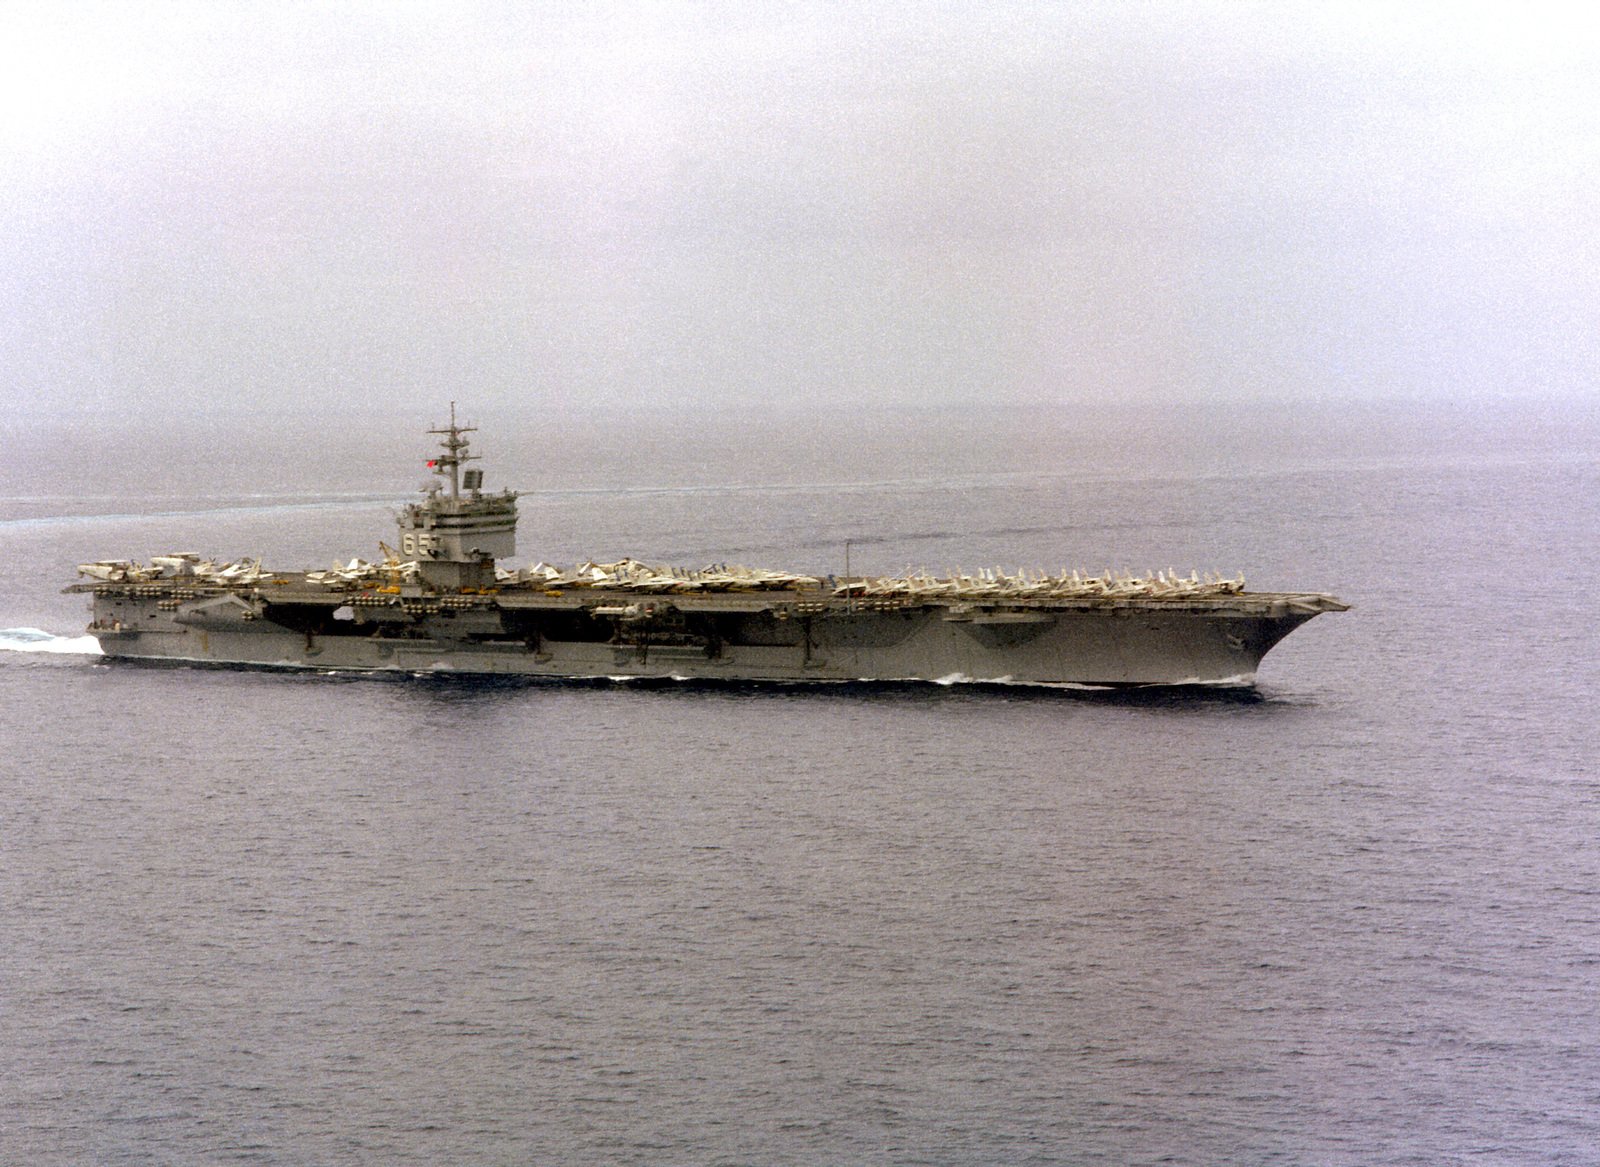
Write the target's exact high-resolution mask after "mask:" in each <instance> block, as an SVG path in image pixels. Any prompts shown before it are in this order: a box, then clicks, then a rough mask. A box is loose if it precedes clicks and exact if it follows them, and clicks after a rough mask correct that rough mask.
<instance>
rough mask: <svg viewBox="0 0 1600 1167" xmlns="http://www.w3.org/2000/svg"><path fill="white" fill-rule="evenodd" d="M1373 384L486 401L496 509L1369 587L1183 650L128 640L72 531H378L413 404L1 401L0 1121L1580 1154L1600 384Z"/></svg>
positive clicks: (537, 520)
mask: <svg viewBox="0 0 1600 1167" xmlns="http://www.w3.org/2000/svg"><path fill="white" fill-rule="evenodd" d="M428 420H430V419H418V424H416V425H415V426H414V427H412V428H415V429H416V430H421V429H423V428H425V425H426V423H427V421H428ZM1546 420H1548V419H1546ZM1379 421H1381V423H1382V424H1374V423H1373V419H1372V418H1370V417H1337V416H1335V417H1332V418H1324V419H1320V420H1319V422H1318V425H1317V426H1316V427H1310V426H1309V425H1308V423H1306V422H1305V420H1304V419H1303V418H1302V419H1298V420H1296V419H1294V418H1289V417H1285V418H1271V417H1269V418H1265V419H1263V418H1253V419H1243V420H1241V419H1239V418H1228V417H1220V418H1210V419H1208V420H1207V421H1206V423H1205V426H1200V427H1198V428H1196V427H1189V426H1187V425H1185V426H1179V427H1177V428H1175V429H1173V430H1165V429H1163V428H1162V424H1163V423H1161V422H1159V421H1156V420H1151V421H1149V422H1148V424H1147V425H1145V426H1144V427H1143V428H1140V427H1139V426H1132V427H1128V426H1119V427H1114V429H1115V432H1114V433H1113V432H1112V430H1111V429H1108V430H1106V431H1105V432H1104V433H1102V434H1101V435H1100V436H1099V438H1098V439H1097V440H1098V442H1099V444H1096V439H1094V438H1093V435H1091V436H1090V437H1087V438H1086V437H1084V436H1083V433H1082V427H1081V426H1080V425H1078V424H1076V423H1075V422H1074V420H1073V419H1071V418H1064V419H1055V420H1053V421H1050V422H1049V423H1041V422H1040V420H1039V419H1037V418H1034V419H1017V420H1014V421H1005V420H996V419H993V418H967V419H962V418H954V419H951V418H932V419H929V418H924V419H920V420H918V421H917V422H916V424H913V423H912V422H909V421H902V422H899V423H896V422H893V421H889V420H883V419H879V420H878V421H875V422H874V423H873V424H871V425H862V426H860V427H852V426H849V425H843V424H839V423H838V422H837V419H836V420H835V423H833V424H834V428H833V429H827V428H826V427H823V428H822V429H820V430H819V428H818V423H815V422H814V421H806V420H802V419H791V420H790V421H788V422H784V423H778V422H770V423H768V424H765V425H763V426H760V427H749V426H746V427H743V428H740V427H738V426H722V427H721V428H719V424H718V423H713V422H711V421H709V420H702V421H701V422H698V423H695V422H693V421H692V419H691V420H690V421H684V420H683V419H678V420H670V419H669V420H668V421H663V422H662V423H661V424H660V425H659V426H658V427H656V429H655V430H653V431H651V432H649V433H644V434H642V435H641V429H640V427H638V426H637V425H635V426H633V427H632V428H631V429H627V430H626V431H624V430H623V429H622V428H607V424H605V423H600V422H596V423H594V425H593V426H592V427H591V428H589V429H586V430H584V431H582V432H581V433H579V434H578V435H577V436H576V437H571V438H569V440H568V441H566V442H564V443H563V444H562V445H561V447H560V448H559V449H554V448H548V447H547V442H548V437H549V435H548V433H547V432H544V431H539V432H535V431H533V430H531V429H529V430H522V429H518V428H516V427H515V426H508V427H506V428H505V429H504V430H503V431H502V432H495V431H493V430H491V429H490V428H489V427H488V426H487V425H486V427H485V431H484V433H483V434H482V439H481V449H482V452H483V453H484V454H485V455H486V462H485V465H486V466H487V467H488V468H489V473H490V484H491V485H495V486H498V485H500V484H507V485H513V486H521V487H526V488H527V489H528V491H529V493H528V494H527V495H526V496H525V497H524V500H523V505H522V513H523V520H522V527H521V535H520V545H521V550H522V553H523V554H522V555H521V556H520V557H519V558H520V559H521V560H522V561H525V562H532V561H534V560H536V559H547V560H550V561H553V562H567V563H570V562H574V561H577V560H580V559H582V558H586V557H590V556H592V557H594V558H596V559H608V558H618V557H620V556H622V555H625V554H632V555H635V556H637V557H638V558H641V559H645V560H646V561H658V562H668V563H679V564H689V565H698V564H699V563H702V562H711V561H719V562H720V561H736V562H745V563H750V564H752V565H760V566H775V567H797V568H804V569H807V570H838V568H839V566H840V564H839V562H838V561H839V559H840V558H841V557H842V548H843V543H844V541H845V540H846V539H850V540H852V555H853V556H854V557H855V567H856V568H857V569H858V570H867V571H883V572H898V571H901V570H904V569H905V568H907V567H920V566H926V567H928V568H930V569H931V570H935V571H937V570H942V569H944V568H946V567H956V566H962V567H966V568H968V569H972V568H976V567H979V566H994V565H999V566H1004V567H1007V568H1012V567H1016V566H1026V567H1035V566H1038V567H1045V568H1050V569H1055V568H1059V567H1061V566H1067V567H1074V566H1081V567H1084V568H1086V569H1093V570H1098V569H1101V568H1104V567H1108V566H1109V567H1117V568H1121V567H1128V568H1132V569H1135V570H1145V569H1149V568H1162V569H1164V568H1167V567H1177V568H1179V569H1180V570H1183V571H1187V570H1188V569H1189V568H1191V567H1193V568H1197V569H1200V570H1202V571H1204V570H1208V569H1215V570H1220V571H1225V572H1230V573H1231V572H1235V571H1243V572H1244V573H1245V574H1246V576H1247V578H1248V579H1249V581H1250V583H1251V585H1252V586H1255V587H1262V588H1293V589H1301V590H1325V591H1330V592H1334V593H1336V594H1339V595H1340V596H1341V597H1342V598H1344V599H1345V600H1347V601H1350V602H1351V603H1353V604H1354V605H1355V607H1354V608H1353V609H1352V611H1350V612H1348V613H1343V614H1336V615H1329V616H1323V617H1319V618H1318V619H1317V620H1315V621H1313V622H1312V623H1311V624H1309V625H1307V626H1306V627H1305V628H1303V629H1301V630H1300V631H1298V632H1296V633H1295V634H1294V635H1293V636H1291V637H1290V638H1289V639H1288V640H1287V641H1285V642H1284V643H1283V644H1282V645H1281V646H1279V648H1277V649H1276V650H1274V652H1273V653H1272V654H1271V655H1270V656H1268V657H1267V659H1266V662H1265V664H1264V667H1263V670H1262V673H1261V677H1260V684H1259V687H1258V688H1257V689H1256V690H1254V691H1250V692H1243V693H1240V692H1216V693H1192V692H1185V693H1177V694H1168V695H1151V694H1121V695H1119V694H1062V693H1055V692H1040V691H1030V690H1021V689H1015V690H1004V689H978V688H964V687H961V686H953V687H939V686H931V685H930V686H903V687H874V686H870V685H860V686H836V687H818V688H807V687H770V688H767V687H759V686H746V687H729V686H704V685H693V684H653V685H621V684H618V685H611V684H551V683H494V684H488V683H474V682H470V681H464V680H449V679H440V678H400V679H381V680H380V679H367V678H359V677H349V676H338V675H321V674H280V673H269V672H247V671H231V670H212V669H189V668H153V667H141V666H129V665H119V666H110V665H107V664H104V663H102V662H100V661H99V660H98V659H97V658H96V657H95V656H93V655H92V654H90V653H88V652H86V651H85V649H86V648H88V647H89V645H88V644H87V643H86V642H85V641H83V640H82V639H81V634H82V628H83V624H84V623H85V621H86V613H85V609H84V602H83V598H82V597H76V596H63V595H60V594H59V589H60V587H61V586H63V585H65V584H66V583H68V582H71V578H72V566H73V565H74V564H75V563H77V562H80V561H84V560H88V559H100V558H111V557H131V558H148V556H149V555H151V554H159V553H162V552H165V551H169V550H195V551H200V552H203V553H206V554H215V555H218V556H226V557H235V556H239V555H245V554H258V553H259V554H263V555H265V556H266V557H267V559H268V561H269V564H274V565H277V566H282V567H286V568H287V567H305V566H323V565H326V563H327V562H329V561H332V560H334V559H348V558H349V557H350V556H351V555H357V554H360V555H365V556H367V557H369V558H371V557H373V555H374V553H375V548H376V541H377V540H378V539H379V538H386V537H388V532H389V531H390V530H391V529H392V518H391V515H390V513H389V512H390V507H391V505H392V504H393V503H396V502H399V501H401V500H402V499H403V497H404V496H405V495H406V493H407V492H408V491H410V490H411V489H412V488H413V487H414V486H415V485H416V482H417V479H418V478H419V477H420V475H419V474H417V473H415V472H414V470H413V469H412V468H413V467H414V466H420V460H421V459H422V458H424V457H426V456H428V454H427V450H426V446H425V445H424V444H423V443H422V442H421V440H420V437H419V438H418V439H417V440H412V439H411V438H410V436H409V435H408V434H407V433H405V432H404V428H405V427H401V428H400V429H398V430H396V431H395V432H394V433H390V432H389V431H387V430H386V431H384V433H383V434H382V436H381V439H382V440H381V441H375V442H369V441H366V440H364V435H363V434H362V433H361V432H359V431H356V430H350V431H346V432H342V433H341V435H340V436H338V437H336V438H334V439H330V441H331V442H332V443H333V444H331V445H330V444H328V443H326V442H324V443H323V444H322V445H319V446H317V447H316V449H315V450H313V451H310V453H309V454H308V451H307V447H306V445H305V443H303V442H300V441H298V440H297V439H295V438H294V437H293V435H292V434H286V432H285V429H287V428H288V427H285V429H280V430H279V431H278V432H275V433H262V434H257V435H254V436H252V438H251V439H250V441H251V445H250V447H249V449H247V450H246V449H242V448H240V449H235V450H233V451H232V452H231V454H230V456H229V457H228V458H226V459H219V458H214V457H213V458H206V457H192V458H188V459H184V458H180V457H176V456H174V457H171V458H168V459H167V460H166V461H165V462H164V463H163V462H160V461H157V460H153V459H152V460H145V461H144V462H142V463H138V464H136V463H135V462H134V461H133V460H130V459H128V458H125V457H121V456H119V454H118V450H119V449H120V447H118V446H117V442H118V441H122V440H125V439H126V435H107V434H100V435H89V436H83V435H79V436H78V437H77V438H75V439H73V440H74V441H76V442H78V443H79V444H80V446H81V448H79V447H71V448H70V449H69V448H68V446H67V445H63V444H62V443H61V442H58V441H48V440H45V439H46V437H47V436H48V435H46V436H37V437H36V440H34V441H33V442H32V444H29V442H28V441H27V440H24V441H23V443H22V452H21V454H20V456H19V457H20V461H18V460H17V458H14V459H13V465H12V466H11V467H10V469H9V470H8V472H7V473H8V477H6V478H5V479H3V480H0V485H3V487H4V492H3V494H0V628H4V629H9V631H5V632H0V648H3V649H4V650H5V651H0V711H3V712H0V936H3V939H4V943H3V945H0V1099H3V1105H0V1147H3V1148H4V1151H3V1155H0V1158H4V1159H5V1160H6V1161H9V1162H18V1163H23V1162H26V1163H50V1164H53V1163H60V1164H69V1163H71V1164H78V1163H97V1164H213V1163H244V1164H276V1163H286V1164H287V1163H294V1164H300V1163H317V1164H368V1163H372V1164H435V1163H484V1164H534V1163H568V1162H570V1163H580V1162H581V1163H596V1162H598V1163H618V1164H660V1163H680V1164H704V1163H716V1164H818V1163H873V1164H880V1163H881V1164H1047V1163H1048V1164H1059V1163H1067V1164H1143V1163H1175V1164H1213V1163H1263V1164H1268V1163H1272V1164H1352V1165H1353V1164H1419V1165H1420V1164H1450V1163H1496V1164H1499V1163H1528V1164H1535V1163H1538V1164H1545V1163H1572V1164H1577V1163H1586V1162H1592V1161H1593V1156H1594V1147H1595V1146H1597V1145H1600V1084H1597V1083H1600V762H1597V759H1600V729H1597V726H1596V722H1597V718H1596V716H1595V708H1596V706H1595V697H1594V694H1595V693H1596V691H1597V690H1600V664H1597V662H1600V633H1597V632H1596V627H1597V622H1596V619H1595V614H1596V611H1597V609H1596V606H1595V595H1594V578H1595V569H1596V566H1597V560H1596V557H1595V552H1594V542H1595V536H1596V533H1597V532H1600V446H1597V444H1596V443H1595V441H1594V437H1593V435H1594V425H1593V418H1592V416H1590V417H1582V416H1577V417H1573V418H1568V419H1560V418H1558V419H1557V421H1558V422H1560V423H1561V424H1555V425H1549V424H1543V423H1541V422H1540V421H1539V419H1536V418H1529V417H1525V416H1522V415H1520V414H1518V413H1517V412H1516V411H1509V412H1507V413H1503V414H1498V415H1496V416H1493V417H1485V416H1475V415H1471V414H1463V415H1451V416H1449V417H1441V416H1440V415H1437V414H1432V413H1418V414H1415V415H1412V414H1407V413H1405V412H1404V411H1396V412H1394V413H1392V414H1386V415H1385V416H1384V417H1383V418H1381V419H1379ZM1567 422H1571V423H1572V424H1566V423H1567ZM1323 423H1326V424H1323ZM897 426H899V427H900V428H897ZM1008 427H1009V428H1008ZM1206 427H1209V428H1206ZM1252 427H1254V428H1252ZM1297 427H1299V428H1297ZM1130 435H1131V436H1130ZM179 437H180V438H181V437H182V435H180V436H179ZM188 440H190V441H191V442H192V444H193V448H194V450H197V451H204V450H205V449H207V448H212V444H213V443H212V436H211V435H206V434H203V433H200V434H195V435H189V439H188ZM230 441H234V442H237V441H238V439H237V435H233V436H231V437H230ZM339 442H343V443H345V445H343V446H340V445H338V444H337V443H339ZM641 442H642V443H644V446H643V447H642V448H643V449H644V451H645V452H646V453H648V455H649V456H648V457H642V456H639V451H640V450H641V445H640V443H641ZM374 444H375V445H376V447H377V448H372V446H373V445H374ZM69 445H70V444H69ZM97 448H100V450H101V454H100V456H99V457H98V458H94V457H91V456H90V455H92V454H94V452H95V450H96V449H97ZM182 449H183V447H182V446H181V443H180V445H179V446H178V447H177V450H178V452H180V453H181V451H182ZM64 450H66V451H67V452H69V453H71V454H72V458H71V461H70V466H68V465H66V464H65V463H63V462H62V461H59V459H62V458H63V457H64V456H65V455H64V453H63V451H64ZM169 453H172V451H171V450H169ZM80 455H82V456H81V457H80ZM412 458H415V459H416V460H417V461H416V462H412V461H411V459H412ZM53 459H57V460H54V461H53ZM396 462H398V463H400V466H399V468H398V469H397V467H396V465H395V463H396ZM30 630H31V631H30Z"/></svg>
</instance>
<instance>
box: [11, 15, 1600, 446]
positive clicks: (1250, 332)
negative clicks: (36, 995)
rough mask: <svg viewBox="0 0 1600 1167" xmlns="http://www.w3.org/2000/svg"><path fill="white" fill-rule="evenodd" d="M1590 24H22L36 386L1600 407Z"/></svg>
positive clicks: (546, 398) (206, 403) (78, 410)
mask: <svg viewBox="0 0 1600 1167" xmlns="http://www.w3.org/2000/svg"><path fill="white" fill-rule="evenodd" d="M1590 11H1591V9H1590V8H1589V7H1588V6H1584V7H1579V6H1576V5H1574V6H1572V7H1570V8H1569V7H1567V6H1565V5H1563V6H1546V5H1540V4H1537V3H1535V4H1529V3H1517V4H1474V3H1469V2H1451V3H1429V4H1409V5H1408V4H1403V3H1399V4H1397V3H1394V2H1393V0H1390V2H1387V3H1380V4H1358V3H1339V2H1338V0H1320V2H1317V3H1304V4H1301V3H1243V2H1228V0H1214V2H1204V0H1197V2H1193V3H1175V2H1174V3H1162V2H1154V3H1140V2H1134V0H1127V2H1108V3H1059V4H1049V3H1029V4H997V3H993V2H989V0H986V2H984V3H966V4H956V3H863V2H861V0H855V2H851V3H839V4H807V3H798V4H793V3H760V2H750V0H745V2H739V3H720V4H719V3H662V4H643V3H641V4H604V3H597V4H574V3H551V4H532V3H507V4H464V3H442V4H432V5H422V4H407V3H393V2H384V3H372V4H337V3H334V4H320V3H319V4H307V3H292V2H273V3H248V2H241V3H222V2H220V0H219V2H215V3H203V4H187V3H154V2H150V3H124V4H88V3H61V2H57V0H50V2H40V3H25V2H23V3H18V2H0V243H3V255H4V258H5V262H4V264H3V266H0V392H3V394H4V396H5V398H6V406H7V409H8V410H11V409H15V408H21V409H24V410H28V411H31V412H33V413H34V414H36V415H39V414H43V415H46V416H48V415H60V416H74V415H81V416H85V417H89V418H99V419H106V418H108V417H114V416H126V415H127V414H128V413H130V412H133V413H138V414H140V415H141V416H145V417H152V416H156V417H159V416H164V415H167V414H171V413H174V412H177V411H180V410H195V411H199V412H202V413H205V414H209V415H213V416H218V415H228V414H231V413H232V412H234V411H235V410H248V411H256V410H263V409H266V410H276V409H279V408H282V407H283V406H285V405H289V406H295V407H302V406H304V407H311V406H317V405H322V406H332V407H348V406H351V405H354V404H355V403H359V402H372V401H374V400H381V401H384V402H386V403H388V405H389V407H390V408H393V409H395V410H397V411H404V412H408V413H411V412H416V411H421V412H422V413H426V414H429V415H430V416H431V415H433V414H436V413H437V412H438V408H437V407H438V405H439V403H440V402H441V401H443V400H445V399H447V398H448V397H459V398H461V399H462V400H463V401H470V402H472V403H473V404H474V406H475V408H476V410H477V412H483V411H484V408H485V407H488V408H490V409H515V408H523V407H525V408H528V409H530V410H532V409H549V408H559V409H583V408H587V407H590V406H599V405H618V404H624V403H630V402H643V403H651V404H661V405H669V406H670V405H681V404H690V403H696V402H711V403H715V404H718V405H723V404H731V403H741V402H748V403H755V404H761V405H765V404H770V405H779V404H784V405H788V404H794V403H797V402H808V403H816V404H820V405H835V404H844V403H848V402H855V401H871V402H881V403H888V404H895V405H911V404H914V403H924V402H926V403H944V402H955V403H970V402H997V403H1006V402H1031V403H1062V404H1070V403H1073V402H1079V401H1097V400H1107V399H1114V400H1131V401H1167V400H1171V401H1174V402H1180V401H1186V400H1191V399H1195V398H1201V397H1205V398H1217V397H1222V398H1239V399H1251V398H1259V397H1267V398H1275V399H1282V398H1288V399H1300V398H1304V399H1316V398H1337V397H1365V398H1373V397H1378V398H1382V397H1389V396H1395V397H1415V396H1429V395H1451V396H1458V397H1459V396H1479V395H1484V396H1504V395H1510V396H1552V397H1561V396H1576V395H1581V396H1584V397H1591V398H1592V396H1593V394H1594V393H1595V386H1596V384H1597V368H1600V348H1597V345H1596V339H1595V337H1596V320H1597V319H1600V294H1597V293H1600V225H1597V211H1596V206H1597V203H1600V198H1597V192H1600V165H1597V163H1600V17H1596V16H1594V15H1590V14H1589V12H1590Z"/></svg>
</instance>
